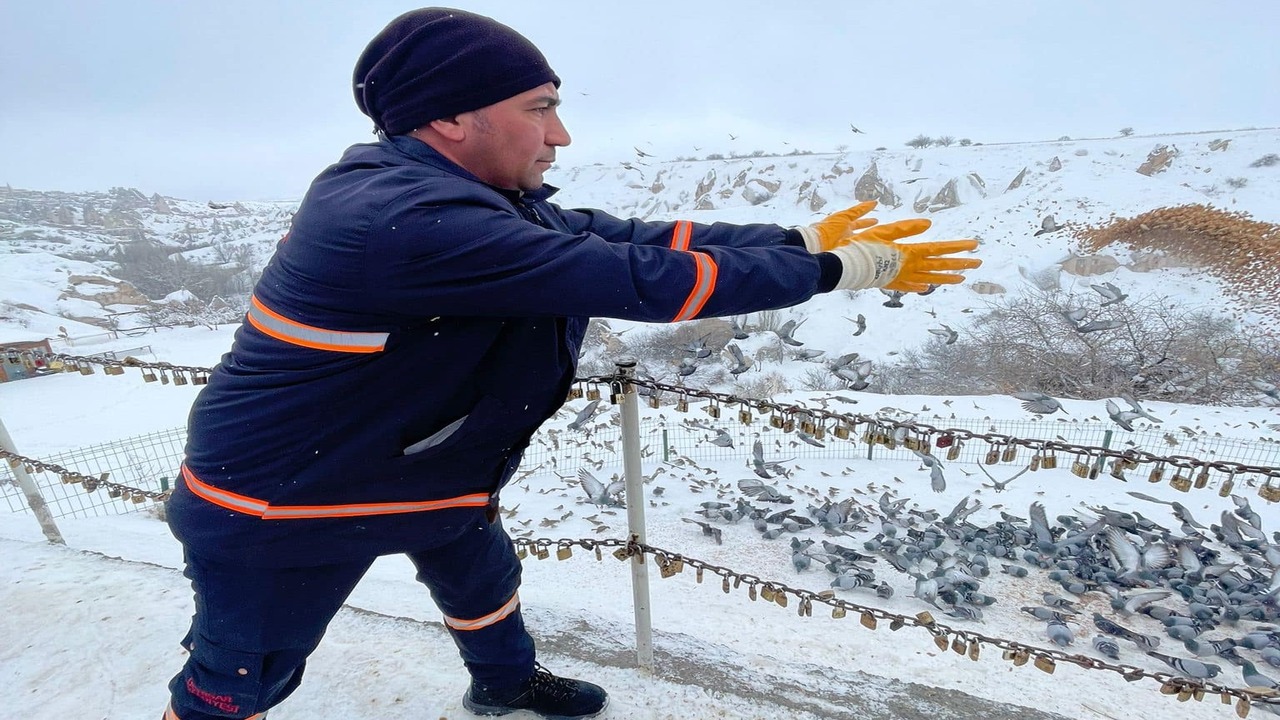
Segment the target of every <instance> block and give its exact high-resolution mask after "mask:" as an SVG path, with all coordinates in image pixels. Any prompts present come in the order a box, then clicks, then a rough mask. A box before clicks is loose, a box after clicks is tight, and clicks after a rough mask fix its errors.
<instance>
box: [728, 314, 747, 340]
mask: <svg viewBox="0 0 1280 720" xmlns="http://www.w3.org/2000/svg"><path fill="white" fill-rule="evenodd" d="M729 332H731V333H733V339H734V340H746V339H747V338H749V337H751V336H750V335H749V334H747V331H746V330H745V329H744V328H743V327H742V324H741V323H739V322H738V318H736V317H731V318H729Z"/></svg>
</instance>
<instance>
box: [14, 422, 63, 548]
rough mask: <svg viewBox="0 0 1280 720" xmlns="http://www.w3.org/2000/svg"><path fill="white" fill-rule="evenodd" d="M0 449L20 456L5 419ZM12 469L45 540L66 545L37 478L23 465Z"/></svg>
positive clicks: (15, 464) (16, 465)
mask: <svg viewBox="0 0 1280 720" xmlns="http://www.w3.org/2000/svg"><path fill="white" fill-rule="evenodd" d="M0 448H3V449H5V450H7V451H9V452H11V453H13V454H14V455H17V454H18V449H17V448H16V447H14V446H13V438H11V437H9V430H8V429H7V428H5V426H4V420H3V419H0ZM10 467H12V468H13V475H14V477H16V478H18V487H20V488H22V494H23V495H25V496H27V505H28V506H30V507H31V512H33V513H35V516H36V521H37V522H39V523H40V529H41V530H43V531H44V536H45V538H46V539H48V540H49V542H51V543H55V544H57V545H66V544H67V541H66V540H63V539H62V533H61V532H59V531H58V525H57V523H55V522H54V521H53V513H51V512H49V506H48V505H46V504H45V502H44V498H43V497H41V495H40V488H39V487H37V486H36V481H35V478H33V477H31V475H30V474H29V473H28V472H27V469H26V468H24V467H22V463H13V464H11V465H10Z"/></svg>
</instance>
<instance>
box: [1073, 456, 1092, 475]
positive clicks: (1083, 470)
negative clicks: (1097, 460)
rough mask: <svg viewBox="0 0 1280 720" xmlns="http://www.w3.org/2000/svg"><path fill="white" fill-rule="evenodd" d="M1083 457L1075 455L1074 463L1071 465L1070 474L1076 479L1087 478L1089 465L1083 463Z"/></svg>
mask: <svg viewBox="0 0 1280 720" xmlns="http://www.w3.org/2000/svg"><path fill="white" fill-rule="evenodd" d="M1085 457H1086V456H1085V455H1077V456H1076V459H1075V462H1072V463H1071V474H1072V475H1075V476H1076V477H1082V478H1088V477H1089V463H1087V462H1085V461H1084V458H1085Z"/></svg>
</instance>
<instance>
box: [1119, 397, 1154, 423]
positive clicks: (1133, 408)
mask: <svg viewBox="0 0 1280 720" xmlns="http://www.w3.org/2000/svg"><path fill="white" fill-rule="evenodd" d="M1120 399H1121V400H1123V401H1125V402H1127V403H1129V410H1128V412H1133V413H1137V414H1138V417H1141V418H1146V419H1147V420H1150V421H1151V422H1154V423H1158V422H1160V418H1158V417H1156V416H1154V415H1152V414H1151V413H1149V412H1147V411H1146V409H1144V408H1143V407H1142V406H1141V405H1139V404H1138V401H1137V400H1134V399H1133V397H1132V396H1130V395H1124V394H1121V395H1120Z"/></svg>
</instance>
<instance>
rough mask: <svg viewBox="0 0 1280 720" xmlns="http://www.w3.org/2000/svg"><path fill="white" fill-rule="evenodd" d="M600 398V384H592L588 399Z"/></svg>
mask: <svg viewBox="0 0 1280 720" xmlns="http://www.w3.org/2000/svg"><path fill="white" fill-rule="evenodd" d="M599 399H600V386H598V385H592V386H591V387H589V388H587V400H589V401H591V402H595V401H596V400H599Z"/></svg>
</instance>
